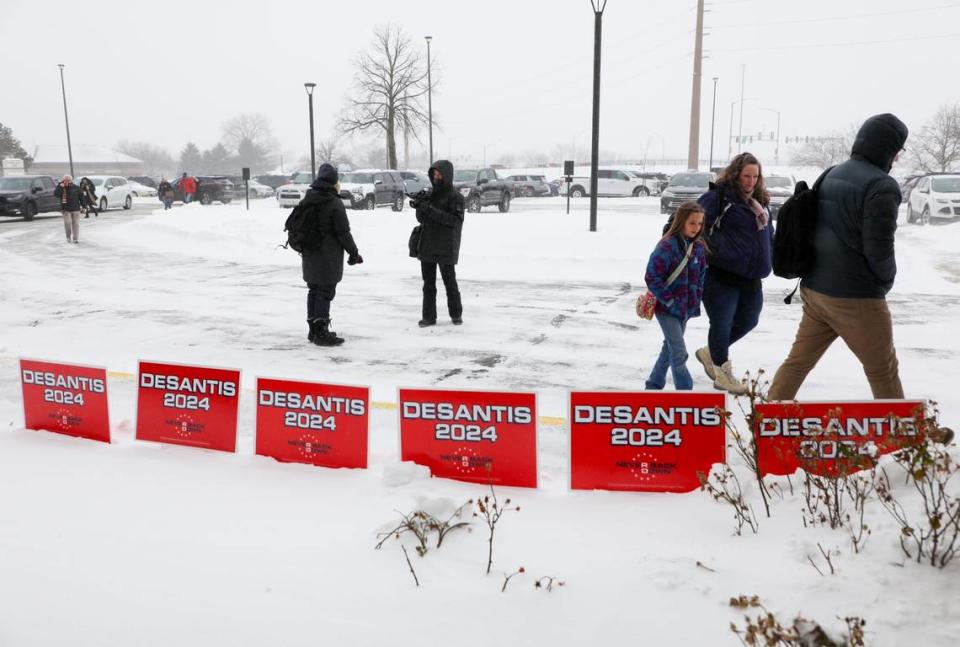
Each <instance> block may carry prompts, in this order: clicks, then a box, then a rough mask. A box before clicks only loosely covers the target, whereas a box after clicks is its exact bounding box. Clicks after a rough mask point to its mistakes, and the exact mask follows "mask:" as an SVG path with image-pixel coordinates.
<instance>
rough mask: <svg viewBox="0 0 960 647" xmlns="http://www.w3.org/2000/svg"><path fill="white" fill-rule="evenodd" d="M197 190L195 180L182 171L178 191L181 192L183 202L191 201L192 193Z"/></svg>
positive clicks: (188, 202)
mask: <svg viewBox="0 0 960 647" xmlns="http://www.w3.org/2000/svg"><path fill="white" fill-rule="evenodd" d="M196 192H197V181H196V180H195V179H193V177H192V176H189V175H187V173H186V171H184V173H183V175H181V176H180V193H182V194H183V204H190V203H191V202H193V194H195V193H196Z"/></svg>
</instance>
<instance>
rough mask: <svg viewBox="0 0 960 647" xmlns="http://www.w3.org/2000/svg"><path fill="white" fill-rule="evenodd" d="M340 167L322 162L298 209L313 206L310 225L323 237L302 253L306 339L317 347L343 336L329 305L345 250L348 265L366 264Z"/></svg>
mask: <svg viewBox="0 0 960 647" xmlns="http://www.w3.org/2000/svg"><path fill="white" fill-rule="evenodd" d="M338 185H339V177H338V175H337V169H336V168H334V167H333V166H331V165H330V164H321V165H320V168H319V169H317V179H316V180H314V181H313V184H311V185H310V189H309V190H308V191H307V194H306V196H304V198H303V200H301V201H300V204H299V205H297V209H310V210H311V216H310V220H311V221H312V222H311V225H312V226H313V227H316V231H317V233H318V234H319V237H320V244H319V247H318V248H317V249H309V250H308V249H304V250H303V251H302V252H301V254H302V258H301V263H302V268H303V280H304V281H305V282H306V284H307V287H308V291H307V324H308V326H309V329H310V332H309V334H308V335H307V340H308V341H311V342H313V343H314V344H316V345H317V346H339V345H340V344H342V343H343V341H344V340H343V338H342V337H338V336H337V333H335V332H334V331H332V330H330V304H331V302H333V298H334V297H335V296H336V293H337V284H338V283H339V282H340V281H341V280H342V279H343V253H344V251H346V252H347V254H349V259H348V260H347V264H348V265H356V264H358V263H363V257H362V256H360V251H359V250H358V249H357V244H356V243H355V242H354V240H353V235H352V234H351V233H350V221H349V220H348V219H347V212H346V209H344V208H343V202H341V201H340V195H339V189H338Z"/></svg>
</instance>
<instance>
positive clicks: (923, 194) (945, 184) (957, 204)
mask: <svg viewBox="0 0 960 647" xmlns="http://www.w3.org/2000/svg"><path fill="white" fill-rule="evenodd" d="M957 216H960V174H952V175H948V174H936V175H928V176H926V177H923V178H920V181H919V182H917V186H916V187H914V189H913V191H911V192H910V198H909V199H908V201H907V222H916V223H919V224H921V225H925V224H927V223H929V222H930V220H931V219H933V218H954V217H957Z"/></svg>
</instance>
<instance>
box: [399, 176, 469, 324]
mask: <svg viewBox="0 0 960 647" xmlns="http://www.w3.org/2000/svg"><path fill="white" fill-rule="evenodd" d="M427 175H428V176H429V177H430V185H431V187H432V188H431V191H430V192H429V195H425V196H424V195H421V196H419V197H417V198H414V199H413V200H411V201H410V206H411V207H413V208H414V209H416V210H417V222H419V223H420V227H421V229H420V242H419V245H418V248H417V258H418V259H419V260H420V274H421V276H422V277H423V309H422V313H421V315H422V316H421V318H420V321H419V324H418V325H419V326H420V327H421V328H424V327H426V326H433V325H436V323H437V266H439V267H440V277H441V278H442V279H443V287H444V288H445V289H446V291H447V312H448V314H449V315H450V319H451V321H453V323H454V325H456V326H459V325H460V324H462V323H463V303H462V301H461V300H460V288H459V287H458V286H457V272H456V264H457V261H458V260H459V258H460V234H461V232H462V231H463V212H464V207H463V196H462V195H460V192H459V191H457V190H456V189H454V188H453V164H451V163H450V162H448V161H447V160H438V161H436V162H434V163H433V166H431V167H430V170H429V171H428V172H427Z"/></svg>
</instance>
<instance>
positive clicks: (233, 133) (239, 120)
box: [220, 112, 274, 152]
mask: <svg viewBox="0 0 960 647" xmlns="http://www.w3.org/2000/svg"><path fill="white" fill-rule="evenodd" d="M220 133H221V136H222V140H223V144H224V146H226V147H227V149H228V150H230V151H232V152H236V151H238V150H239V149H240V143H241V142H243V140H247V141H248V142H249V143H251V144H253V145H254V146H256V147H257V148H260V149H261V150H264V151H267V150H271V149H273V148H274V139H273V130H272V129H271V128H270V120H269V119H267V118H266V117H265V116H264V115H262V114H260V113H259V112H251V113H246V112H245V113H241V114H239V115H237V116H235V117H231V118H230V119H228V120H226V121H225V122H223V125H222V126H220Z"/></svg>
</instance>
